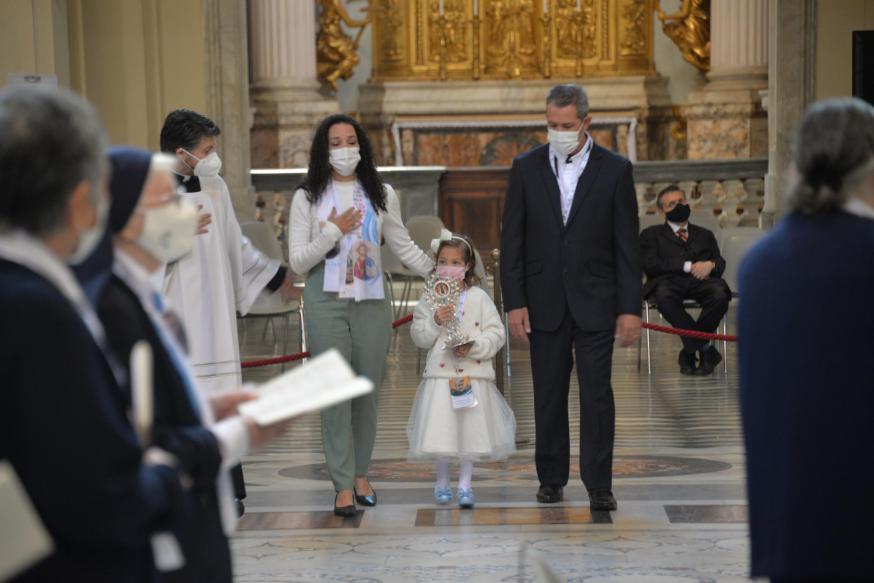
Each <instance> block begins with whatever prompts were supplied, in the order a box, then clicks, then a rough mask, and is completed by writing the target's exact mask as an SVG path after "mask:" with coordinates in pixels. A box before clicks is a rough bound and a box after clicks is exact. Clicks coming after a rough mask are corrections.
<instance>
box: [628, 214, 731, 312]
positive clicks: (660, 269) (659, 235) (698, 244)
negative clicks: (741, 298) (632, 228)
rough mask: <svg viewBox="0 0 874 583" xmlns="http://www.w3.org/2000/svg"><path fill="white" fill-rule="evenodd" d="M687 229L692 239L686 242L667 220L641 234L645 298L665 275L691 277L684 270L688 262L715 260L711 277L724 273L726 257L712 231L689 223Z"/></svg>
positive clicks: (667, 276)
mask: <svg viewBox="0 0 874 583" xmlns="http://www.w3.org/2000/svg"><path fill="white" fill-rule="evenodd" d="M686 230H687V232H688V235H689V238H688V240H687V241H686V242H685V243H683V241H682V240H681V239H680V238H679V237H678V236H677V235H675V234H674V231H673V229H671V226H670V225H669V224H667V223H664V224H662V225H653V226H652V227H647V228H646V229H644V230H643V232H642V233H641V234H640V254H641V257H642V259H643V271H644V273H646V284H645V285H644V286H643V297H647V296H649V294H651V293H652V290H653V289H655V286H656V284H658V282H659V281H661V280H663V279H665V278H669V277H674V276H680V277H692V276H691V275H690V274H688V273H685V272H684V271H683V264H684V263H685V262H687V261H691V262H692V263H695V262H696V261H713V262H714V263H716V267H714V268H713V271H712V272H711V273H710V277H721V276H722V273H723V272H724V271H725V259H723V258H722V255H720V254H719V245H717V244H716V237H714V236H713V232H712V231H710V230H709V229H705V228H703V227H698V226H696V225H693V224H692V223H689V225H688V226H687V229H686Z"/></svg>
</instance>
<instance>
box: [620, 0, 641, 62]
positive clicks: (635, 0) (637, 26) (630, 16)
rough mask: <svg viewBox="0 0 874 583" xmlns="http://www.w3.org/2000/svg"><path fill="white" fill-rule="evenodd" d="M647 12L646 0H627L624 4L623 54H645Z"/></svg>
mask: <svg viewBox="0 0 874 583" xmlns="http://www.w3.org/2000/svg"><path fill="white" fill-rule="evenodd" d="M647 12H648V11H647V9H646V1H645V0H625V1H624V3H623V4H622V42H621V45H620V46H621V47H622V53H621V54H622V55H642V54H644V49H645V48H646V38H647V37H646V34H645V33H644V29H643V27H644V26H646V23H647V22H648V20H647V19H646V18H645V17H646V14H647Z"/></svg>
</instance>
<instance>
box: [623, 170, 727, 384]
mask: <svg viewBox="0 0 874 583" xmlns="http://www.w3.org/2000/svg"><path fill="white" fill-rule="evenodd" d="M656 207H658V210H659V214H661V215H662V216H663V217H665V224H663V225H655V226H652V227H648V228H646V229H644V230H643V232H642V233H641V234H640V248H641V258H642V260H643V271H644V273H646V284H645V285H644V286H643V297H644V299H648V300H651V301H653V302H654V303H655V304H656V306H657V307H658V310H659V311H660V312H661V313H662V314H663V315H664V317H665V318H666V319H667V320H668V322H670V323H671V326H673V327H675V328H682V329H685V330H698V331H700V332H710V333H712V332H715V331H716V328H717V327H718V326H719V322H720V321H721V320H722V318H723V317H724V316H725V313H726V311H728V303H729V302H730V301H731V291H730V290H729V289H728V284H726V283H725V280H723V279H721V278H720V276H721V275H722V272H723V271H725V259H723V258H722V256H721V255H720V254H719V246H718V245H717V244H716V237H714V236H713V233H712V232H711V231H709V230H707V229H704V228H702V227H697V226H695V225H692V224H690V223H689V215H690V214H691V209H690V207H689V203H688V202H687V201H686V195H685V193H684V192H683V191H682V190H681V189H680V187H679V186H677V185H675V184H672V185H670V186H667V187H666V188H664V189H663V190H662V191H661V192H659V194H658V197H657V198H656ZM684 300H695V301H697V302H698V303H699V304H700V305H701V314H700V315H699V316H698V320H697V321H696V320H693V319H692V316H690V315H689V313H688V312H686V310H685V308H684V307H683V301H684ZM696 355H698V361H697V362H696ZM720 362H722V355H721V354H720V353H719V351H718V350H717V349H716V347H715V346H714V345H713V343H711V342H706V341H704V340H699V339H697V338H687V337H683V349H682V350H681V351H680V356H679V364H680V372H681V373H682V374H686V375H691V374H694V375H697V376H706V375H709V374H711V373H712V372H713V371H714V369H716V366H717V365H718V364H719V363H720Z"/></svg>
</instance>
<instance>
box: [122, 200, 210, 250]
mask: <svg viewBox="0 0 874 583" xmlns="http://www.w3.org/2000/svg"><path fill="white" fill-rule="evenodd" d="M140 212H141V213H142V215H143V232H142V233H140V236H139V237H137V244H138V245H139V246H140V247H142V248H143V250H144V251H146V252H147V253H148V254H149V255H151V256H152V257H154V258H155V259H157V260H158V261H160V262H162V263H169V262H171V261H176V260H177V259H180V258H182V257H184V256H185V255H188V253H190V252H191V249H192V248H193V247H194V237H195V231H196V230H197V206H195V204H194V203H192V202H191V201H188V200H185V199H180V200H178V201H176V202H173V203H170V204H165V205H163V206H159V207H155V208H150V209H143V210H142V211H140Z"/></svg>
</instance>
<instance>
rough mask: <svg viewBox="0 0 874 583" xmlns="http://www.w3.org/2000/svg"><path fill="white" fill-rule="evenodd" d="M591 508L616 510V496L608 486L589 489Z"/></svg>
mask: <svg viewBox="0 0 874 583" xmlns="http://www.w3.org/2000/svg"><path fill="white" fill-rule="evenodd" d="M589 508H591V509H592V510H616V498H614V497H613V492H611V491H610V490H608V489H606V488H598V489H596V490H589Z"/></svg>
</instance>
